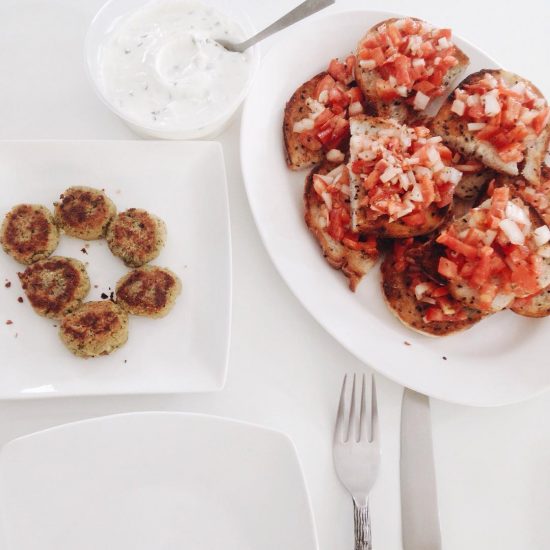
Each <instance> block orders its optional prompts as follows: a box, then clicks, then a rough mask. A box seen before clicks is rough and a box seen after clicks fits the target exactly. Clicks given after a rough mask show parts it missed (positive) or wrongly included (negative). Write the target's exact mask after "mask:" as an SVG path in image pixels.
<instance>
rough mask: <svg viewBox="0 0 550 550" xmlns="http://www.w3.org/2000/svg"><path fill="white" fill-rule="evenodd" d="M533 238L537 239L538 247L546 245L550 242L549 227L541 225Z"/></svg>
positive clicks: (534, 232)
mask: <svg viewBox="0 0 550 550" xmlns="http://www.w3.org/2000/svg"><path fill="white" fill-rule="evenodd" d="M533 236H534V237H535V244H536V245H537V246H542V245H545V244H546V243H547V242H548V241H550V229H549V228H548V226H547V225H541V226H540V227H537V228H536V229H535V230H534V231H533Z"/></svg>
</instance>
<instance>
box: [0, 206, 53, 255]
mask: <svg viewBox="0 0 550 550" xmlns="http://www.w3.org/2000/svg"><path fill="white" fill-rule="evenodd" d="M0 242H1V244H2V248H3V249H4V251H5V252H6V253H7V254H9V255H10V256H11V257H12V258H13V259H14V260H16V261H18V262H19V263H22V264H31V263H32V262H35V261H37V260H41V259H43V258H47V257H48V256H49V255H50V254H51V253H52V252H53V251H54V250H55V249H56V248H57V245H58V244H59V231H58V230H57V227H56V225H55V222H54V219H53V216H52V215H51V213H50V211H49V210H48V209H47V208H46V207H44V206H41V205H39V204H18V205H17V206H14V207H13V208H12V209H11V210H10V211H9V212H8V213H7V214H6V217H5V218H4V221H3V223H2V227H1V228H0Z"/></svg>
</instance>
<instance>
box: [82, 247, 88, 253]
mask: <svg viewBox="0 0 550 550" xmlns="http://www.w3.org/2000/svg"><path fill="white" fill-rule="evenodd" d="M80 252H82V254H88V251H87V250H86V247H84V248H81V249H80Z"/></svg>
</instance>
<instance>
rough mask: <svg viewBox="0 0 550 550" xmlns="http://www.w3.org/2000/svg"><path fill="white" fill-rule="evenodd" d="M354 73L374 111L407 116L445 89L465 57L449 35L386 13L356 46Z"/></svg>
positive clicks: (447, 31) (461, 68)
mask: <svg viewBox="0 0 550 550" xmlns="http://www.w3.org/2000/svg"><path fill="white" fill-rule="evenodd" d="M356 58H357V61H356V67H355V76H356V80H357V84H358V85H359V87H360V88H361V90H362V92H363V94H364V95H365V97H366V99H367V100H368V101H369V102H371V103H372V104H373V105H374V106H375V109H376V111H377V114H378V116H381V117H384V118H394V119H396V120H397V121H399V122H405V121H407V118H408V117H409V116H415V113H422V112H424V111H425V110H426V109H427V107H428V106H429V105H430V104H431V103H432V101H433V99H434V98H436V97H438V96H441V95H443V94H445V93H446V92H447V89H448V87H449V85H450V84H451V83H452V81H453V80H454V79H455V78H457V77H458V76H459V75H460V74H461V73H462V72H463V71H464V70H465V69H466V67H467V66H468V63H469V59H468V57H467V56H466V55H465V54H464V52H462V51H461V50H460V49H459V48H458V47H457V46H456V45H455V44H454V43H453V40H452V33H451V30H450V29H437V28H435V27H433V26H432V25H430V24H429V23H426V22H424V21H421V20H420V19H414V18H412V17H407V18H402V19H387V20H386V21H382V22H381V23H378V24H377V25H375V26H374V27H372V28H371V29H370V30H369V31H368V32H367V34H366V35H365V36H364V37H363V38H362V39H361V40H360V41H359V44H358V46H357V55H356Z"/></svg>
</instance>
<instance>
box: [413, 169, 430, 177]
mask: <svg viewBox="0 0 550 550" xmlns="http://www.w3.org/2000/svg"><path fill="white" fill-rule="evenodd" d="M413 170H414V172H415V174H416V175H418V177H420V178H431V177H432V171H431V170H430V169H429V168H426V167H425V166H415V167H414V168H413Z"/></svg>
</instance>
